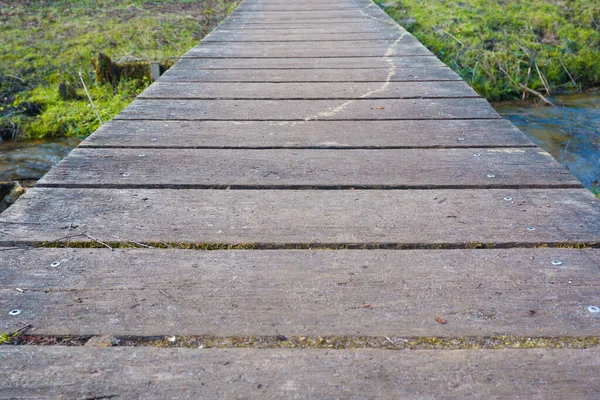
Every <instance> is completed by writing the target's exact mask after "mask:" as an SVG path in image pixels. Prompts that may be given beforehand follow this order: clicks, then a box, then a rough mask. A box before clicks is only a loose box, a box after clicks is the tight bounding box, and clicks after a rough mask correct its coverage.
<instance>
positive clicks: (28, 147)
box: [0, 138, 81, 182]
mask: <svg viewBox="0 0 600 400" xmlns="http://www.w3.org/2000/svg"><path fill="white" fill-rule="evenodd" d="M79 142H81V140H80V139H76V138H60V139H51V140H32V141H18V142H11V141H5V142H0V182H2V181H13V180H37V179H39V178H41V177H42V176H43V175H44V174H45V173H46V172H48V170H50V168H52V167H53V166H54V165H56V164H57V163H58V162H59V161H60V160H61V159H62V158H63V157H64V156H66V155H67V154H68V153H69V151H71V149H73V148H74V147H75V146H77V145H78V144H79Z"/></svg>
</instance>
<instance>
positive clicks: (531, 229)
mask: <svg viewBox="0 0 600 400" xmlns="http://www.w3.org/2000/svg"><path fill="white" fill-rule="evenodd" d="M527 230H528V231H530V232H532V231H535V228H532V227H531V226H530V227H529V228H527Z"/></svg>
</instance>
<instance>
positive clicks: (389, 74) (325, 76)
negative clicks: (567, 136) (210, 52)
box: [160, 65, 462, 90]
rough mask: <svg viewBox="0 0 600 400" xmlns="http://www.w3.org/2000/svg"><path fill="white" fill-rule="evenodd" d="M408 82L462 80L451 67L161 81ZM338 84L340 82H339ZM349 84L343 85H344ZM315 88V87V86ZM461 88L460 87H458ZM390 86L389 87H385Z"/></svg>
mask: <svg viewBox="0 0 600 400" xmlns="http://www.w3.org/2000/svg"><path fill="white" fill-rule="evenodd" d="M386 81H387V82H410V81H461V78H460V77H459V76H458V75H457V74H456V73H455V72H454V71H452V70H451V69H450V68H447V67H443V68H437V67H436V68H400V69H396V67H394V66H392V65H390V67H389V68H381V69H374V68H370V69H348V70H344V69H339V68H338V69H314V68H313V69H279V70H277V69H251V70H239V69H230V70H203V69H199V68H198V69H183V68H178V69H174V70H169V71H167V72H165V74H164V75H162V76H161V78H160V82H386ZM338 86H340V85H338ZM348 86H349V85H344V86H343V88H341V89H339V90H343V89H347V88H348ZM314 89H315V90H318V88H314ZM460 89H462V88H460ZM388 90H389V88H388Z"/></svg>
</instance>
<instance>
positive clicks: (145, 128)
mask: <svg viewBox="0 0 600 400" xmlns="http://www.w3.org/2000/svg"><path fill="white" fill-rule="evenodd" d="M372 132H377V135H373V134H372ZM498 146H502V147H518V146H533V143H532V142H531V140H530V139H529V138H528V137H527V136H525V135H524V134H523V133H521V131H519V130H518V129H517V128H516V127H515V126H514V125H513V124H511V123H510V122H509V121H507V120H501V119H493V120H454V121H427V120H424V121H408V120H407V121H308V122H303V123H293V122H288V121H283V122H275V121H245V122H239V121H152V120H146V121H127V120H112V121H109V122H107V123H105V124H104V125H103V126H102V127H101V128H99V129H98V130H97V131H96V132H94V133H93V134H92V135H90V136H88V138H87V139H86V140H84V141H83V142H82V143H81V144H80V147H147V148H165V147H174V148H411V147H421V148H432V147H433V148H439V147H442V148H444V147H458V148H460V147H471V148H473V147H498ZM475 151H476V150H473V152H475Z"/></svg>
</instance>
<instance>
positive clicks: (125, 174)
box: [121, 173, 129, 177]
mask: <svg viewBox="0 0 600 400" xmlns="http://www.w3.org/2000/svg"><path fill="white" fill-rule="evenodd" d="M121 176H124V177H127V176H129V174H127V173H124V174H121Z"/></svg>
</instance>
